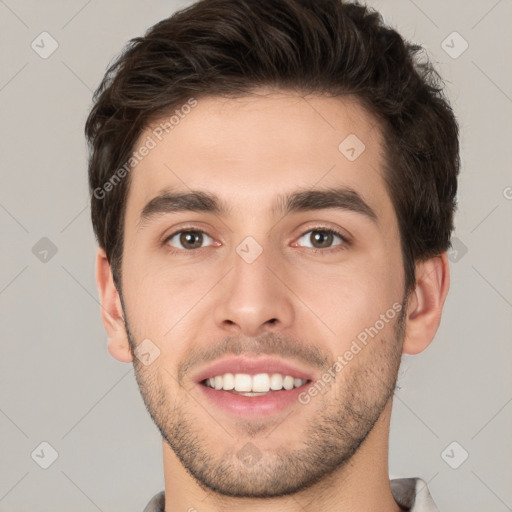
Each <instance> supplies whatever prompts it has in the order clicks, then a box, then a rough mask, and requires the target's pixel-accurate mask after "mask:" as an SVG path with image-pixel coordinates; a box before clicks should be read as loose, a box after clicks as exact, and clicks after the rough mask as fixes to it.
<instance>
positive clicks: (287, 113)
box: [86, 0, 459, 512]
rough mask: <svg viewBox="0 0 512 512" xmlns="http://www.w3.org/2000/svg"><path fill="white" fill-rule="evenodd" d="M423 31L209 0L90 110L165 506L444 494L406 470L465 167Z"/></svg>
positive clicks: (427, 501)
mask: <svg viewBox="0 0 512 512" xmlns="http://www.w3.org/2000/svg"><path fill="white" fill-rule="evenodd" d="M418 49H419V48H418V47H415V46H413V45H410V44H408V43H406V42H404V41H403V39H402V38H401V37H400V36H399V35H398V34H397V33H396V32H395V31H394V30H392V29H390V28H387V27H386V26H385V25H384V24H383V22H382V19H381V18H380V16H379V15H378V14H377V13H375V12H373V11H371V10H369V9H367V8H365V7H363V6H360V5H354V4H350V3H345V2H342V1H341V0H321V1H319V0H315V1H313V0H259V1H258V2H249V0H202V1H200V2H197V3H196V4H194V5H192V6H191V7H189V8H187V9H184V10H182V11H180V12H178V13H176V14H175V15H174V16H172V17H170V18H169V19H166V20H163V21H161V22H160V23H158V24H156V25H155V26H154V27H152V28H151V29H150V30H149V31H148V32H147V33H146V35H145V36H144V37H140V38H136V39H134V40H132V41H131V43H130V44H129V45H128V47H127V48H126V50H125V52H124V53H123V54H122V55H121V56H120V57H119V58H118V60H117V61H116V62H115V63H114V64H113V65H112V66H111V68H110V69H109V70H108V71H107V74H106V75H105V78H104V80H103V82H102V83H101V85H100V86H99V88H98V91H97V92H96V94H95V105H94V107H93V109H92V111H91V113H90V116H89V119H88V121H87V125H86V134H87V137H88V141H89V143H90V150H91V153H90V161H89V179H90V189H91V193H92V197H91V206H92V221H93V226H94V229H95V233H96V236H97V239H98V242H99V245H100V248H99V251H98V256H97V275H96V279H97V284H98V287H99V292H100V296H101V302H102V317H103V321H104V324H105V327H106V330H107V332H108V337H109V344H108V349H109V352H110V354H111V355H112V356H113V357H115V358H116V359H118V360H119V361H124V362H127V363H131V362H133V365H134V369H135V374H136V378H137V382H138V385H139V387H140V391H141V395H142V397H143V400H144V402H145V404H146V407H147V409H148V411H149V413H150V415H151V417H152V419H153V421H154V422H155V424H156V426H157V427H158V429H159V431H160V433H161V435H162V438H163V439H162V440H163V460H164V476H165V490H164V491H162V493H160V494H158V495H157V496H155V497H154V498H153V499H152V500H151V502H150V503H149V504H148V506H147V507H146V509H145V510H146V512H149V511H163V510H165V511H166V512H174V511H181V510H188V511H194V510H197V511H200V512H209V511H211V512H213V511H231V510H247V511H256V510H265V511H281V510H283V511H284V510H287V511H299V510H300V511H302V510H308V511H322V512H329V511H351V512H359V511H366V512H367V511H377V510H378V511H380V512H391V511H398V510H413V511H415V512H425V511H433V510H437V508H436V506H435V504H434V502H433V500H432V498H431V496H430V494H429V492H428V489H427V488H426V486H425V484H424V482H423V481H422V480H421V479H419V478H410V479H401V480H394V481H391V482H390V480H389V476H388V435H389V423H390V414H391V408H392V397H393V391H394V388H395V383H396V378H397V372H398V369H399V365H400V360H401V354H402V353H407V354H415V353H418V352H421V351H422V350H424V349H425V348H426V347H427V346H428V345H429V343H430V342H431V341H432V339H433V338H434V335H435V333H436V331H437V328H438V326H439V322H440V319H441V313H442V308H443V304H444V301H445V298H446V295H447V292H448V288H449V268H448V261H447V256H446V251H447V249H448V248H449V247H450V236H451V232H452V229H453V213H454V210H455V195H456V189H457V174H458V169H459V155H458V149H459V148H458V130H457V124H456V121H455V119H454V116H453V113H452V111H451V108H450V106H449V105H448V103H447V101H446V99H445V98H444V96H443V94H442V91H441V87H440V86H439V80H438V79H437V75H436V73H435V71H434V70H433V69H432V68H431V67H430V65H429V64H428V63H425V62H424V61H423V63H419V62H417V61H416V57H415V55H416V53H417V51H418Z"/></svg>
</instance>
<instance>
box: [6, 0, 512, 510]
mask: <svg viewBox="0 0 512 512" xmlns="http://www.w3.org/2000/svg"><path fill="white" fill-rule="evenodd" d="M189 3H190V2H185V1H182V2H176V1H161V0H147V1H135V0H123V1H122V2H121V1H108V2H107V1H100V0H89V1H84V0H68V1H66V2H64V1H59V2H58V1H55V0H53V1H49V0H48V1H44V2H41V1H36V0H0V51H1V56H0V119H1V132H0V140H1V145H0V148H1V151H0V172H1V183H0V233H1V237H2V249H3V250H2V251H1V252H0V258H1V264H0V317H1V357H0V376H1V377H0V379H1V385H0V436H1V437H0V450H1V451H0V511H3V512H8V511H16V512H20V511H29V510H30V511H32V512H38V511H53V512H61V511H67V510H73V511H75V512H94V511H97V510H100V511H105V512H106V511H109V512H115V511H127V510H130V511H134V512H136V511H141V510H142V508H143V507H144V505H145V504H146V503H147V501H148V500H149V498H150V497H151V496H152V495H153V494H154V493H156V492H157V491H160V490H161V489H163V485H164V481H163V470H162V455H161V442H160V438H159V434H158V431H157V429H156V427H155V426H154V425H153V423H152V422H151V420H150V418H149V416H148V414H147V413H146V410H145V408H144V405H143V403H142V400H141V398H140V395H139V391H138V388H137V385H136V382H135V379H134V375H133V370H132V368H131V365H126V364H123V363H120V362H118V361H116V360H114V359H113V358H111V357H110V355H109V354H108V352H107V350H106V334H105V332H104V329H103V325H102V323H101V320H100V308H99V305H98V295H97V291H96V286H95V282H94V257H95V251H96V244H95V240H94V237H93V233H92V228H91V225H90V220H89V216H90V210H89V207H88V191H87V182H86V146H85V141H84V137H83V125H84V121H85V119H86V115H87V112H88V109H89V108H90V105H91V92H92V90H93V89H94V88H95V87H96V86H97V85H98V83H99V81H100V79H101V78H102V76H103V73H104V71H105V68H106V66H107V64H108V63H109V62H110V61H111V59H112V58H113V57H114V56H115V55H116V54H117V53H118V52H119V51H120V50H121V48H122V46H123V44H124V43H125V42H126V41H127V40H128V39H129V38H131V37H133V36H136V35H139V34H142V33H143V32H144V30H145V29H146V28H148V27H149V26H150V25H152V24H153V23H155V22H157V21H158V20H160V19H162V18H164V17H167V16H168V15H170V14H171V13H172V12H173V11H174V10H176V9H177V8H179V7H183V6H185V5H188V4H189ZM370 4H371V5H374V6H375V7H377V8H378V9H379V10H380V11H381V12H382V13H383V15H384V17H385V19H386V21H387V22H388V23H390V24H391V25H393V26H395V27H398V28H399V30H400V31H401V32H402V34H403V35H404V36H405V37H407V38H410V39H413V40H415V41H416V42H419V43H421V44H422V45H424V46H425V48H427V50H428V52H429V54H430V56H431V58H432V59H433V60H434V61H435V62H437V63H438V67H439V70H440V72H441V74H442V75H443V77H444V78H445V79H446V82H447V86H448V93H449V96H450V98H451V99H452V101H453V104H454V107H455V110H456V112H457V114H458V118H459V121H460V126H461V130H462V136H461V143H462V161H463V167H462V174H461V177H460V189H459V190H460V191H459V195H458V198H459V211H458V213H457V217H456V225H457V229H456V233H455V237H456V240H455V248H456V252H453V253H452V254H451V255H450V258H451V260H452V264H451V271H452V284H451V290H450V294H449V296H448V300H447V304H446V308H445V312H444V315H443V321H442V324H441V327H440V330H439V332H438V335H437V337H436V339H435V341H434V343H433V344H432V345H431V346H430V347H429V348H428V349H427V350H426V351H425V352H424V353H422V354H420V355H417V356H407V357H405V359H404V364H403V367H402V371H401V374H400V381H399V387H398V389H397V391H396V393H395V395H396V399H395V403H394V411H393V418H392V430H391V438H390V474H391V476H392V477H399V476H421V477H422V478H424V479H425V480H426V481H427V482H428V483H429V488H430V490H431V493H432V495H433V497H434V499H435V501H436V502H437V504H438V505H439V507H440V510H441V511H442V512H443V511H450V512H458V511H464V512H473V511H474V512H476V511H482V510H484V511H486V512H502V511H506V510H512V485H511V484H512V470H511V469H512V468H511V466H512V462H511V461H512V436H511V435H510V434H511V426H512V403H511V402H512V386H511V383H512V377H511V375H512V372H511V369H512V368H511V366H512V365H511V362H512V349H511V335H510V333H511V331H512V315H511V313H512V279H511V277H512V276H511V261H512V237H511V229H510V225H511V222H510V221H511V219H512V217H511V213H512V188H511V187H512V174H511V172H510V162H511V161H512V150H511V148H512V144H511V142H510V139H511V128H510V120H511V116H510V114H511V111H512V73H511V70H510V52H511V49H512V45H511V42H512V35H511V31H510V20H511V19H512V2H511V1H510V0H501V1H496V0H480V1H463V0H457V1H450V2H444V1H440V0H437V1H432V0H430V1H426V0H423V1H420V0H415V1H414V2H413V1H409V0H393V1H390V0H387V1H384V0H379V1H377V0H372V1H371V2H370ZM43 31H47V32H49V33H50V34H51V36H52V38H53V39H54V40H56V41H57V42H58V48H57V50H56V51H55V52H54V53H53V54H52V55H50V56H49V57H48V58H46V59H43V58H42V57H41V56H40V54H39V53H36V51H34V50H33V49H32V47H31V43H32V41H34V40H35V41H36V43H38V41H39V43H38V44H39V46H40V47H42V46H44V48H38V50H39V51H43V50H44V51H48V49H49V48H51V46H50V43H51V41H50V40H49V39H45V40H44V41H45V42H44V43H41V37H40V36H39V35H40V34H41V32H43ZM454 31H456V32H458V33H459V34H460V36H461V37H462V38H463V39H464V40H465V41H467V43H468V44H469V47H468V48H467V50H466V51H465V52H463V53H462V54H461V55H457V58H453V56H454V55H456V54H458V53H460V51H461V50H462V49H463V45H464V41H463V40H462V39H460V37H459V36H457V35H455V36H454V35H451V34H452V33H453V32H454ZM44 37H47V36H44ZM443 41H445V43H443ZM442 45H443V46H444V48H445V49H446V50H447V51H448V52H451V53H452V56H450V55H449V54H448V53H447V52H446V51H445V49H443V46H442ZM36 48H37V47H36ZM44 237H46V238H47V239H49V240H50V241H51V243H52V244H53V245H54V246H55V247H53V246H51V245H49V242H48V240H43V241H41V239H42V238H44ZM52 248H53V251H52ZM55 249H56V250H57V252H56V253H55V254H53V252H54V251H55ZM45 250H46V251H48V252H44V251H45ZM454 441H455V442H456V443H457V444H456V445H452V444H451V443H452V442H454ZM42 442H47V443H49V444H50V445H51V446H52V447H53V449H54V450H56V452H58V458H57V459H56V460H55V461H54V462H53V464H52V465H51V466H50V467H48V469H42V467H40V465H41V464H44V462H45V460H46V462H47V463H48V462H50V461H51V460H50V459H51V449H50V448H48V447H47V446H46V445H43V446H42V447H41V446H40V444H41V443H42ZM466 452H467V453H468V454H469V456H468V458H467V460H465V461H464V462H463V463H462V464H461V462H462V461H463V459H464V457H465V453H466ZM459 464H460V465H459ZM451 466H454V467H456V466H458V467H457V468H456V469H454V467H451Z"/></svg>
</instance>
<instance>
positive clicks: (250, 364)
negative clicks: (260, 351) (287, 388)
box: [194, 356, 313, 382]
mask: <svg viewBox="0 0 512 512" xmlns="http://www.w3.org/2000/svg"><path fill="white" fill-rule="evenodd" d="M225 373H232V374H236V373H247V374H249V375H256V374H258V373H269V374H273V373H280V374H281V375H285V376H286V375H290V376H292V377H294V378H298V379H304V380H313V376H312V375H311V372H308V371H304V370H302V369H300V368H298V367H297V366H295V365H292V364H291V363H289V362H286V361H283V360H282V359H276V358H272V357H268V356H259V357H247V356H237V357H230V358H226V359H220V360H218V361H216V362H214V363H212V364H210V365H209V366H207V367H206V368H204V369H203V370H201V371H199V372H198V373H197V374H196V375H195V376H194V381H195V382H202V381H203V380H205V379H209V378H211V377H215V376H217V375H224V374H225Z"/></svg>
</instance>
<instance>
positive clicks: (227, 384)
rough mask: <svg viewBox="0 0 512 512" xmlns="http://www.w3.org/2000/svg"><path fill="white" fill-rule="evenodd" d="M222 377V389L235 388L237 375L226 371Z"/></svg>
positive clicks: (229, 389)
mask: <svg viewBox="0 0 512 512" xmlns="http://www.w3.org/2000/svg"><path fill="white" fill-rule="evenodd" d="M221 378H222V381H223V382H222V389H224V390H225V391H231V390H232V389H235V376H234V375H233V374H232V373H225V374H224V375H223V377H221Z"/></svg>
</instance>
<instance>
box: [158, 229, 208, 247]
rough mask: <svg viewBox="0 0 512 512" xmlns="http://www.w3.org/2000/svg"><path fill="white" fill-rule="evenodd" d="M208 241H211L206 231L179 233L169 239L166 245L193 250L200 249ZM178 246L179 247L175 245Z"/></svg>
mask: <svg viewBox="0 0 512 512" xmlns="http://www.w3.org/2000/svg"><path fill="white" fill-rule="evenodd" d="M205 238H206V239H210V241H211V238H210V236H208V235H207V234H206V233H205V232H204V231H192V230H189V231H178V232H177V233H174V234H172V235H171V236H170V237H169V238H167V240H166V243H168V244H169V245H171V246H172V247H175V248H176V249H185V250H193V249H200V248H201V247H202V245H203V243H204V241H205ZM175 244H178V245H175Z"/></svg>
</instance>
